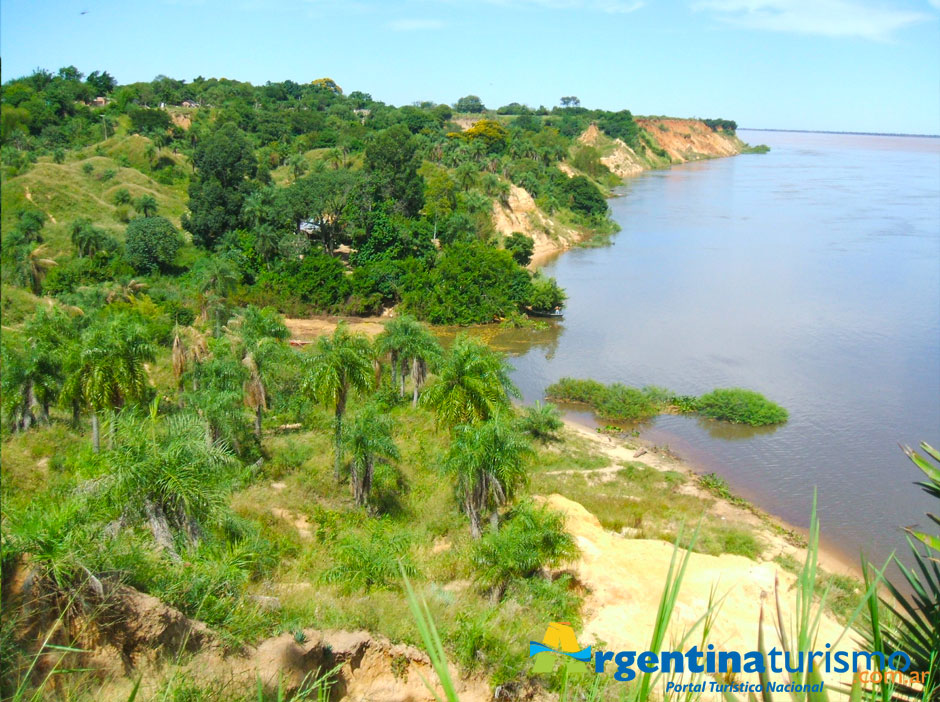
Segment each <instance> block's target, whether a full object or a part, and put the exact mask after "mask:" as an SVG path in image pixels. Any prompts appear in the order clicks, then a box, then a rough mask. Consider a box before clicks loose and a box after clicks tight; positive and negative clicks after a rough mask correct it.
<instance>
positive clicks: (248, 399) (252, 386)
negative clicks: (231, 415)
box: [242, 353, 268, 441]
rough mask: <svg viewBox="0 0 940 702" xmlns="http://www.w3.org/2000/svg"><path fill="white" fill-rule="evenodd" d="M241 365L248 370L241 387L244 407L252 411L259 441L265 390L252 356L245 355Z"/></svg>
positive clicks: (266, 403)
mask: <svg viewBox="0 0 940 702" xmlns="http://www.w3.org/2000/svg"><path fill="white" fill-rule="evenodd" d="M242 365H243V366H245V368H246V369H247V370H248V378H247V379H246V380H245V382H244V384H243V385H242V393H243V395H244V398H245V406H246V407H248V408H250V409H251V410H253V411H254V414H255V437H256V438H257V439H258V441H261V418H262V417H263V416H264V410H266V409H267V408H268V393H267V388H265V387H264V383H263V382H262V380H261V371H260V370H258V364H257V362H256V361H255V357H254V354H252V353H248V354H246V355H245V357H244V358H243V359H242Z"/></svg>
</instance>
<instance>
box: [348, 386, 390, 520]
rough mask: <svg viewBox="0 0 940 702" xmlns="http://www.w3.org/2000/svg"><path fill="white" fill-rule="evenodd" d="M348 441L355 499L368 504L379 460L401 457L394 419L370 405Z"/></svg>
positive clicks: (356, 419) (351, 431) (354, 426)
mask: <svg viewBox="0 0 940 702" xmlns="http://www.w3.org/2000/svg"><path fill="white" fill-rule="evenodd" d="M344 443H345V445H346V447H347V448H348V449H349V452H350V453H351V454H352V466H351V471H350V473H351V475H350V481H349V482H350V483H351V485H352V493H353V499H354V500H355V501H356V504H357V505H358V506H359V507H365V505H366V503H367V502H368V500H369V491H370V490H371V489H372V476H373V474H374V472H375V462H376V460H398V459H399V458H400V454H399V452H398V447H397V446H396V445H395V441H394V440H393V439H392V418H391V417H389V416H388V415H385V414H380V413H379V411H378V409H377V408H376V407H375V405H372V404H369V405H366V407H365V408H364V409H363V410H362V411H361V412H360V413H359V414H358V415H357V416H356V418H355V420H354V421H353V423H352V426H351V427H350V429H349V432H348V433H347V435H346V437H345V438H344Z"/></svg>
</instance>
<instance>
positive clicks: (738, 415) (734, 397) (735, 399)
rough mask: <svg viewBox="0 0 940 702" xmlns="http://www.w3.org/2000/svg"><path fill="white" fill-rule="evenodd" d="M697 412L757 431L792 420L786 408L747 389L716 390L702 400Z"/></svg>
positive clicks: (699, 399) (699, 402) (700, 399)
mask: <svg viewBox="0 0 940 702" xmlns="http://www.w3.org/2000/svg"><path fill="white" fill-rule="evenodd" d="M696 410H697V411H698V413H699V414H701V415H703V416H705V417H711V418H712V419H721V420H724V421H727V422H731V423H732V424H749V425H751V426H754V427H761V426H766V425H769V424H783V423H784V422H786V421H787V418H788V415H787V411H786V410H785V409H784V408H783V407H781V406H780V405H778V404H776V403H774V402H771V401H770V400H768V399H767V398H766V397H764V396H763V395H761V394H760V393H758V392H754V391H753V390H744V389H743V388H724V389H718V390H712V391H711V392H710V393H708V394H706V395H702V396H701V397H700V398H698V402H697V403H696Z"/></svg>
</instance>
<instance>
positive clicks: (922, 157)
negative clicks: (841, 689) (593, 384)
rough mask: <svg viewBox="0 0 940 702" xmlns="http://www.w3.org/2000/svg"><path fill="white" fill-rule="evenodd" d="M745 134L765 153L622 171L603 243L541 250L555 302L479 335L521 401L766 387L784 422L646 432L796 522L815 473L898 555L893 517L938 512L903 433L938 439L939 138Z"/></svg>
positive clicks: (845, 511)
mask: <svg viewBox="0 0 940 702" xmlns="http://www.w3.org/2000/svg"><path fill="white" fill-rule="evenodd" d="M740 135H741V137H742V138H743V139H744V140H745V141H747V142H749V143H765V144H768V145H769V146H770V147H771V152H770V153H768V154H763V155H757V154H755V155H741V156H736V157H734V158H726V159H717V160H711V161H705V162H698V163H692V164H685V165H682V166H676V167H673V168H671V169H668V170H662V171H652V172H648V173H645V174H643V175H641V176H639V177H636V178H634V179H632V180H630V181H629V182H628V183H627V184H626V185H625V186H624V187H623V188H621V189H620V191H619V195H620V197H617V198H615V199H613V200H611V202H610V204H611V209H612V213H613V217H614V219H615V220H616V221H617V222H618V223H619V224H620V226H621V228H622V230H621V232H620V233H619V234H617V235H616V236H615V237H614V239H613V243H612V245H611V246H609V247H604V248H594V249H588V248H584V249H574V250H571V251H568V252H565V253H563V254H561V255H559V256H557V257H556V258H555V259H554V260H552V261H550V262H548V263H547V264H545V265H544V269H543V270H544V271H545V272H546V273H547V274H548V275H552V276H555V277H556V278H557V279H558V282H559V283H560V284H561V285H562V286H563V287H564V288H565V289H566V290H567V292H568V296H569V300H568V304H567V308H566V309H565V315H564V319H563V320H561V321H553V322H552V323H551V328H550V329H549V330H547V331H542V332H534V331H528V330H524V331H507V332H499V333H497V334H496V337H497V338H494V339H492V341H493V342H495V344H496V345H497V346H499V347H501V348H503V349H504V350H506V351H508V352H509V353H510V354H511V362H512V364H513V366H514V368H515V372H514V374H513V379H514V380H515V382H516V384H517V385H518V386H519V388H520V389H521V390H522V392H523V395H524V397H525V399H526V401H529V402H531V401H534V400H537V399H541V398H542V396H543V392H544V389H545V387H546V386H547V385H549V384H550V383H552V382H554V381H555V380H557V379H559V378H561V377H564V376H572V377H579V378H594V379H596V380H600V381H602V382H608V383H609V382H614V381H619V382H623V383H626V384H628V385H636V386H643V385H659V386H665V387H667V388H670V389H671V390H673V391H675V392H678V393H681V394H696V395H698V394H702V393H705V392H708V391H709V390H712V389H713V388H716V387H745V388H750V389H753V390H757V391H759V392H761V393H763V394H765V395H766V396H767V397H769V398H770V399H772V400H774V401H776V402H778V403H780V404H781V405H783V406H784V407H786V408H787V409H788V410H789V412H790V420H789V422H788V423H787V424H785V425H783V426H781V427H777V428H763V429H753V428H748V427H742V426H733V425H729V424H727V423H723V422H715V421H710V420H705V419H702V418H697V417H693V416H662V417H659V418H658V419H656V420H655V421H653V422H652V423H651V424H649V425H646V426H644V427H642V428H641V433H642V436H643V437H644V438H646V439H649V440H651V441H654V442H655V443H657V444H660V445H668V446H669V447H670V448H671V449H672V450H673V451H674V452H675V453H677V454H678V455H680V456H681V457H683V458H685V459H687V460H689V461H690V462H692V463H693V464H694V465H696V466H697V467H698V468H699V469H700V470H704V471H714V472H716V473H718V474H720V475H722V476H724V477H725V478H726V479H727V480H728V482H729V483H730V485H731V487H732V489H733V490H734V491H735V492H737V493H738V494H740V495H742V496H744V497H746V498H748V499H750V500H751V501H753V502H754V503H756V504H757V505H759V506H760V507H762V508H764V509H766V510H767V511H769V512H771V513H772V514H776V515H778V516H779V517H781V518H783V519H785V520H786V521H788V522H790V523H792V524H794V525H797V526H806V525H807V523H808V520H809V512H810V504H811V501H812V495H813V490H814V488H816V489H817V490H818V501H819V513H820V520H821V524H822V532H823V538H824V540H825V541H826V543H827V545H828V546H829V547H834V548H836V549H837V550H839V551H841V552H842V553H843V555H845V556H846V557H847V558H850V559H853V560H855V561H857V559H858V556H859V553H860V551H862V550H864V552H865V554H866V556H868V557H870V558H872V559H876V560H882V559H884V558H886V557H887V556H888V555H889V554H890V553H891V552H892V551H895V550H897V551H898V553H899V554H900V555H905V552H906V551H907V546H906V544H905V538H904V533H903V531H902V529H901V528H902V527H903V526H909V525H914V524H918V525H921V526H923V527H926V528H928V529H929V527H930V524H929V522H928V520H927V519H926V518H925V517H924V512H925V511H927V510H932V511H936V504H931V498H929V497H928V496H927V495H925V494H924V493H923V492H922V491H921V490H920V489H919V488H918V487H917V486H915V485H914V484H913V483H914V481H915V480H917V479H918V478H919V477H920V473H919V472H918V470H917V469H916V468H915V467H914V466H913V464H911V463H910V462H909V461H908V460H907V458H906V457H905V456H904V455H903V454H902V452H901V451H900V449H899V448H898V442H901V443H905V444H910V445H915V444H917V443H918V442H919V441H921V440H926V441H928V442H929V443H931V444H933V445H934V446H940V139H935V138H914V137H884V136H855V135H834V134H794V133H781V132H758V131H744V130H742V131H741V134H740ZM491 333H492V332H491ZM579 417H580V418H581V419H585V418H586V415H585V414H584V413H581V414H580V415H579Z"/></svg>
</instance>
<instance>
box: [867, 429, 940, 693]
mask: <svg viewBox="0 0 940 702" xmlns="http://www.w3.org/2000/svg"><path fill="white" fill-rule="evenodd" d="M920 446H921V448H922V449H923V451H924V453H926V454H927V456H928V457H929V458H926V457H924V456H922V455H921V454H919V453H918V452H916V451H914V450H913V449H911V448H910V447H908V446H904V447H902V449H903V450H904V453H905V454H907V457H908V458H910V459H911V462H912V463H914V465H916V466H917V467H918V468H919V469H920V470H921V472H923V474H924V477H925V480H924V481H922V482H919V483H917V484H918V485H920V487H921V488H923V490H924V492H926V493H927V494H928V495H930V496H931V497H933V498H935V499H940V451H937V449H935V448H934V447H933V446H931V445H930V444H928V443H926V442H923V443H921V445H920ZM931 459H932V460H931ZM927 518H928V519H929V520H930V521H931V522H933V523H934V524H938V525H940V517H938V516H937V515H935V514H930V513H928V514H927ZM907 532H908V535H909V537H912V538H908V543H909V545H910V549H911V555H912V556H913V558H914V564H915V568H914V569H911V568H908V567H907V566H906V565H904V563H902V562H901V561H900V560H899V559H898V558H897V556H893V558H892V560H893V562H894V565H895V566H897V569H898V570H899V571H900V573H901V578H902V579H899V580H897V581H891V580H888V581H887V582H886V585H887V591H888V593H890V596H889V597H881V598H874V597H872V598H871V599H870V600H869V607H868V614H869V620H870V621H871V626H870V627H869V628H868V629H867V630H866V632H865V640H866V643H868V644H869V645H870V646H871V647H872V650H873V651H885V650H896V651H904V652H906V653H907V654H908V655H910V657H911V668H910V669H911V670H919V671H927V672H928V673H929V677H928V680H927V683H926V684H925V685H924V690H923V691H918V690H915V689H912V688H911V687H910V686H908V685H903V684H899V685H898V691H899V692H901V693H902V694H904V695H907V696H909V697H911V698H915V699H916V698H917V697H918V696H919V695H922V698H923V699H925V700H928V699H935V697H936V695H937V694H938V693H940V537H938V536H937V535H935V534H930V533H926V532H923V531H918V530H915V529H912V528H908V529H907ZM864 574H865V579H866V584H869V583H871V582H873V581H874V582H877V571H876V570H875V568H874V566H872V565H870V564H869V565H867V566H866V567H865V568H864Z"/></svg>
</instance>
